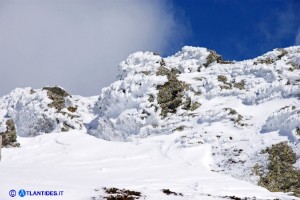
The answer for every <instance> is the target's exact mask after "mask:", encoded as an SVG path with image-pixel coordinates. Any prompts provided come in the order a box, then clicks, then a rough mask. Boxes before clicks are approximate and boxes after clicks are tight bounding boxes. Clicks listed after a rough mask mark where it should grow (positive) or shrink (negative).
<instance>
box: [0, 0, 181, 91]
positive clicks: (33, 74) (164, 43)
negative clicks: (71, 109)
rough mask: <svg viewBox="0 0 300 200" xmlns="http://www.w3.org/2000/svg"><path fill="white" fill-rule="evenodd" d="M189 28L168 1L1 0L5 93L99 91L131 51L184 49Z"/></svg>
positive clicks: (0, 47) (0, 74)
mask: <svg viewBox="0 0 300 200" xmlns="http://www.w3.org/2000/svg"><path fill="white" fill-rule="evenodd" d="M185 28H186V27H183V23H181V19H178V18H177V17H176V13H175V11H174V9H173V8H172V6H171V5H170V2H169V1H159V0H157V1H147V0H124V1H118V0H101V1H98V0H43V1H40V0H24V1H19V0H0V77H1V78H0V85H1V87H0V95H3V94H5V93H8V92H9V91H10V90H12V89H14V88H15V87H27V86H31V87H33V88H40V87H43V86H46V85H61V86H63V87H64V88H66V89H67V90H69V91H70V92H71V93H72V94H80V95H96V94H99V93H100V91H101V88H102V87H104V86H107V85H109V84H110V83H111V82H112V81H114V80H115V79H116V76H117V65H118V63H119V62H120V61H122V60H124V59H125V58H126V57H127V56H128V54H130V53H133V52H135V51H139V50H143V51H144V50H151V51H156V52H160V53H168V52H167V49H170V48H171V47H174V48H179V46H181V45H182V43H180V41H182V39H183V37H184V32H185V31H184V30H185ZM174 41H175V42H174ZM177 42H178V44H177ZM176 45H177V46H176Z"/></svg>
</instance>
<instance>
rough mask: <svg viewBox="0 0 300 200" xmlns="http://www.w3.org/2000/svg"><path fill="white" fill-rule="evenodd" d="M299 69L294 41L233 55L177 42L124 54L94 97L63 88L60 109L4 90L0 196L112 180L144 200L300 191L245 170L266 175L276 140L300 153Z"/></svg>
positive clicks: (83, 188)
mask: <svg viewBox="0 0 300 200" xmlns="http://www.w3.org/2000/svg"><path fill="white" fill-rule="evenodd" d="M299 66H300V47H289V48H285V49H275V50H273V51H271V52H268V53H266V54H264V55H262V56H260V57H258V58H255V59H252V60H246V61H241V62H235V61H234V62H228V61H223V60H222V59H221V58H220V56H219V55H217V54H216V53H215V52H212V51H210V50H207V49H206V48H197V47H184V48H183V49H182V50H181V51H180V52H178V53H176V54H175V55H173V56H170V57H167V58H162V57H161V56H159V55H156V54H155V53H152V52H137V53H134V54H132V55H130V56H129V57H128V58H127V60H125V61H123V62H122V63H121V64H120V66H119V70H120V75H119V80H118V81H116V82H114V83H112V84H111V85H110V86H109V87H107V88H103V89H102V92H101V94H100V95H99V96H98V97H88V98H87V97H80V96H71V95H66V96H65V97H63V100H64V106H63V108H62V109H60V108H56V107H49V105H51V102H52V100H51V99H50V98H51V96H49V94H48V93H47V91H45V90H44V89H40V90H32V89H31V88H25V89H16V90H14V91H13V92H11V93H10V94H8V95H6V96H4V97H1V98H0V132H4V130H5V121H6V120H8V119H13V120H14V122H15V124H16V128H17V134H18V136H19V137H18V142H20V144H21V147H20V148H5V149H3V153H2V155H3V158H2V161H1V162H0V169H1V170H0V187H1V189H3V190H1V191H0V197H3V198H7V199H9V198H10V197H8V191H9V190H10V189H13V188H16V189H21V188H23V189H25V190H43V189H44V190H64V191H65V195H64V196H63V197H55V198H57V199H89V198H91V197H95V199H102V198H103V197H104V196H105V194H104V193H103V190H102V189H101V188H102V187H117V188H120V189H122V188H125V189H132V190H136V191H140V192H142V195H143V198H145V199H229V198H230V196H237V197H240V198H246V197H248V198H249V199H251V198H253V199H254V197H255V198H257V199H276V198H279V199H297V198H296V197H291V196H289V195H288V194H283V193H271V192H269V191H267V190H266V189H264V188H262V187H259V186H257V185H256V184H257V182H258V181H259V176H257V175H256V174H255V173H254V171H253V167H254V166H255V165H256V164H259V165H261V166H262V167H263V169H264V170H265V171H266V170H267V166H268V158H267V155H266V154H262V153H261V152H262V150H265V149H266V148H267V147H270V146H272V144H278V143H280V142H282V141H288V142H289V146H290V147H292V148H293V150H294V151H295V152H296V153H297V155H298V157H299V155H300V144H299V137H300V136H299V134H300V133H298V132H299V128H300V116H299V113H300V106H299V96H300V88H299V83H300V70H299ZM33 91H34V92H33ZM53 101H54V100H53ZM74 108H76V109H74ZM62 131H68V132H67V133H61V132H62ZM45 133H51V134H45ZM86 133H88V134H86ZM91 135H92V136H91ZM33 136H34V137H33ZM93 136H95V137H93ZM294 166H295V167H296V168H298V169H299V168H300V161H299V159H298V161H297V162H296V164H295V165H294ZM299 181H300V180H299ZM97 188H99V190H98V189H97ZM95 189H96V190H97V191H96V190H95ZM162 189H170V190H171V191H175V192H178V193H182V194H183V196H180V195H177V196H174V195H173V196H172V195H171V196H167V195H166V194H164V193H162V192H161V190H162ZM26 198H27V199H32V198H33V199H34V197H30V198H29V197H24V199H26ZM35 198H36V199H41V197H35Z"/></svg>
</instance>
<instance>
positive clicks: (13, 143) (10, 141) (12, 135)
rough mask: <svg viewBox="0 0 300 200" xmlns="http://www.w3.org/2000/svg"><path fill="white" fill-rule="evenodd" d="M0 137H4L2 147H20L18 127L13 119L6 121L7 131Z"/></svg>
mask: <svg viewBox="0 0 300 200" xmlns="http://www.w3.org/2000/svg"><path fill="white" fill-rule="evenodd" d="M0 135H2V146H4V147H19V146H20V143H18V142H17V132H16V126H15V123H14V121H13V120H12V119H9V120H7V121H6V131H5V132H2V133H0ZM0 145H1V144H0Z"/></svg>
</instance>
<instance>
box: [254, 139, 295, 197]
mask: <svg viewBox="0 0 300 200" xmlns="http://www.w3.org/2000/svg"><path fill="white" fill-rule="evenodd" d="M262 153H268V155H269V158H268V162H269V163H268V166H267V170H268V172H267V173H266V174H263V173H258V174H257V175H259V176H260V180H259V182H258V184H259V185H260V186H262V187H265V188H267V189H268V190H270V191H272V192H293V193H294V195H295V196H297V197H300V170H297V169H296V168H295V167H294V166H293V165H294V164H295V163H296V160H297V156H296V153H295V152H294V151H293V150H292V148H291V147H290V146H289V145H288V144H287V142H281V143H278V144H275V145H272V147H269V148H267V149H266V150H264V151H262ZM259 167H260V166H258V165H256V166H254V170H256V171H257V172H260V170H259ZM255 168H256V169H255Z"/></svg>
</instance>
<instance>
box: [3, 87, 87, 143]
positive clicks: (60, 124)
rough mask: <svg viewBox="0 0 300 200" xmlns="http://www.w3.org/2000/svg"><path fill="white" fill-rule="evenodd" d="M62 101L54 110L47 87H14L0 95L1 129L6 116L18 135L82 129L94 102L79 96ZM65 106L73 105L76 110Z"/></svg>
mask: <svg viewBox="0 0 300 200" xmlns="http://www.w3.org/2000/svg"><path fill="white" fill-rule="evenodd" d="M64 100H65V103H64V104H65V107H64V108H63V109H61V110H57V109H56V108H54V107H51V106H49V105H50V104H51V103H52V100H51V99H49V97H48V95H47V90H43V89H39V90H33V89H32V88H24V89H21V88H17V89H15V90H13V91H12V92H11V93H9V94H8V95H5V96H3V97H1V98H0V102H1V103H0V122H1V128H2V129H3V130H5V127H4V125H5V123H6V121H7V120H8V119H13V121H14V123H15V125H16V129H17V134H18V135H19V136H23V137H27V136H36V135H40V134H44V133H51V132H60V131H68V130H69V129H78V130H80V129H82V128H84V126H83V123H84V121H85V117H86V116H88V115H91V112H90V110H91V108H89V106H90V105H89V104H93V103H92V102H91V101H90V102H89V101H87V100H85V101H82V97H72V96H67V97H65V98H64ZM68 108H76V111H74V110H73V111H70V110H69V109H68ZM89 109H90V110H89ZM89 120H90V119H89Z"/></svg>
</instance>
